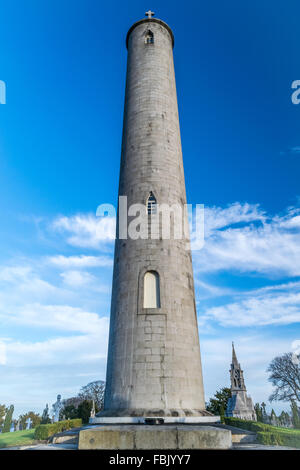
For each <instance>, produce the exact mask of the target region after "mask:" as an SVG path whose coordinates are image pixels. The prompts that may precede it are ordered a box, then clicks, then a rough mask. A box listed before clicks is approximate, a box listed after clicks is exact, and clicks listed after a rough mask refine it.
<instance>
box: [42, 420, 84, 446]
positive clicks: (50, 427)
mask: <svg viewBox="0 0 300 470" xmlns="http://www.w3.org/2000/svg"><path fill="white" fill-rule="evenodd" d="M80 426H82V419H68V420H66V421H58V422H57V423H52V424H40V425H39V426H37V427H36V428H35V432H34V439H37V440H39V441H44V440H46V439H48V438H49V437H51V436H53V434H56V433H57V432H62V431H67V430H68V429H72V428H77V427H80Z"/></svg>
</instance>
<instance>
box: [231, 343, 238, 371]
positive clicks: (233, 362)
mask: <svg viewBox="0 0 300 470" xmlns="http://www.w3.org/2000/svg"><path fill="white" fill-rule="evenodd" d="M232 364H234V365H235V366H236V367H239V363H238V360H237V357H236V354H235V349H234V342H233V341H232Z"/></svg>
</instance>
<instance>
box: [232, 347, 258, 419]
mask: <svg viewBox="0 0 300 470" xmlns="http://www.w3.org/2000/svg"><path fill="white" fill-rule="evenodd" d="M229 372H230V381H231V398H229V400H228V403H227V409H226V416H228V417H233V418H240V419H246V420H250V421H256V413H255V409H254V406H253V403H252V399H251V397H250V396H248V395H247V389H246V385H245V381H244V373H243V371H242V369H241V365H240V363H239V362H238V360H237V357H236V353H235V349H234V344H233V343H232V364H231V368H230V371H229Z"/></svg>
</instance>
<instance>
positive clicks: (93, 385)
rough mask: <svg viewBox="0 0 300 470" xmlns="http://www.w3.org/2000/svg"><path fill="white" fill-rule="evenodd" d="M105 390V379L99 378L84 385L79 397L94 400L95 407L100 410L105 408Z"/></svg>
mask: <svg viewBox="0 0 300 470" xmlns="http://www.w3.org/2000/svg"><path fill="white" fill-rule="evenodd" d="M104 392H105V382H103V380H97V381H95V382H90V383H89V384H87V385H85V386H84V387H82V388H81V390H80V393H79V394H78V397H80V398H82V399H83V400H94V402H95V408H96V411H97V412H98V411H100V410H102V409H103V402H104Z"/></svg>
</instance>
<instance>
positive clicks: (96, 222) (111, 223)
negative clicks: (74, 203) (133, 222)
mask: <svg viewBox="0 0 300 470" xmlns="http://www.w3.org/2000/svg"><path fill="white" fill-rule="evenodd" d="M52 229H53V230H55V231H58V232H60V233H63V234H65V235H66V241H67V243H69V244H70V245H73V246H77V247H83V248H94V249H95V248H96V249H99V248H101V247H103V244H105V243H108V242H110V243H111V242H112V241H113V240H114V239H115V230H116V219H115V218H113V217H101V218H99V217H98V218H97V217H96V216H94V215H91V214H87V215H86V214H77V215H74V216H71V217H66V216H61V217H58V218H56V219H55V220H54V221H53V222H52Z"/></svg>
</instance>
